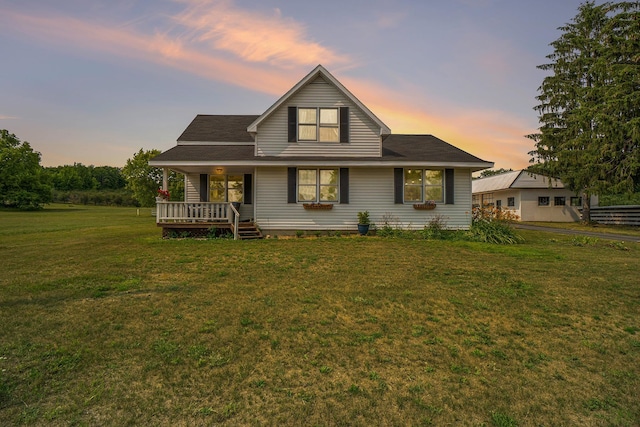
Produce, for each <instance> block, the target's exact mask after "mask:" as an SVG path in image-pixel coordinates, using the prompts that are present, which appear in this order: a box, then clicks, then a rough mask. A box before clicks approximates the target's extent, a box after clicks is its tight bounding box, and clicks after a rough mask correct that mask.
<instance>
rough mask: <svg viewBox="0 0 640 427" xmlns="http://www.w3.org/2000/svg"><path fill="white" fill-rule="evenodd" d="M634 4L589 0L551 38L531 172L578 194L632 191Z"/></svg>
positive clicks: (638, 105) (638, 13)
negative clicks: (553, 37) (571, 19)
mask: <svg viewBox="0 0 640 427" xmlns="http://www.w3.org/2000/svg"><path fill="white" fill-rule="evenodd" d="M639 25H640V2H619V3H612V2H606V3H603V4H601V5H598V6H596V5H595V4H594V2H592V1H588V2H585V3H583V4H581V5H580V7H579V8H578V14H577V16H576V17H575V18H574V19H573V21H572V22H571V23H569V24H566V25H565V26H563V27H560V28H559V29H560V30H561V31H562V32H563V33H562V35H561V36H560V38H558V39H557V40H556V41H554V42H553V43H551V46H552V47H553V48H554V52H553V53H552V54H550V55H549V56H547V58H548V59H549V60H550V63H548V64H544V65H540V66H539V67H538V68H540V69H542V70H546V71H550V72H551V74H550V75H549V76H547V77H546V78H545V79H544V80H543V82H542V85H541V86H540V88H539V92H540V95H539V96H538V97H537V99H538V101H539V102H540V104H539V105H538V106H536V107H535V109H536V111H538V113H539V120H540V123H541V127H540V128H539V133H536V134H533V135H529V138H531V139H533V140H534V141H535V150H533V151H531V152H530V153H529V154H530V155H531V156H532V159H531V161H532V162H534V163H536V164H535V165H534V166H533V167H532V170H534V171H536V172H540V173H544V174H546V175H549V176H555V177H559V178H560V179H562V181H563V182H564V183H565V184H566V185H567V186H568V187H569V188H570V189H571V190H573V191H575V192H576V193H581V194H582V196H583V197H582V200H583V221H589V220H590V204H589V200H590V195H591V194H597V193H606V192H620V191H626V192H633V191H634V181H637V180H638V177H639V175H640V174H639V171H640V114H639V113H640V39H639V37H640V27H639Z"/></svg>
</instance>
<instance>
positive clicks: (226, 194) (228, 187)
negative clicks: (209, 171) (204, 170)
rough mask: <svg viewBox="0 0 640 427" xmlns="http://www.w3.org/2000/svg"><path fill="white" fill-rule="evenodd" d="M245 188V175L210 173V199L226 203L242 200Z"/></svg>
mask: <svg viewBox="0 0 640 427" xmlns="http://www.w3.org/2000/svg"><path fill="white" fill-rule="evenodd" d="M243 189H244V176H243V175H210V176H209V201H210V202H218V203H226V202H242V195H243Z"/></svg>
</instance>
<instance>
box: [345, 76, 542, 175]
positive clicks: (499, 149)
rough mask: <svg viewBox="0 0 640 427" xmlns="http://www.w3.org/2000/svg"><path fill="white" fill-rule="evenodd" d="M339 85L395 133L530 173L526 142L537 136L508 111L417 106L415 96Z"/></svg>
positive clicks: (373, 86) (367, 85)
mask: <svg viewBox="0 0 640 427" xmlns="http://www.w3.org/2000/svg"><path fill="white" fill-rule="evenodd" d="M338 79H339V80H340V81H341V82H342V83H344V84H345V86H346V87H347V88H348V89H349V90H350V91H352V92H353V94H354V95H355V96H356V97H357V98H358V99H360V100H361V101H362V102H363V103H364V104H365V105H366V106H367V107H368V108H370V109H371V111H373V112H374V114H376V115H377V116H378V118H380V119H381V120H382V121H383V122H385V124H386V125H387V126H389V127H390V128H391V131H392V132H393V133H415V134H432V135H435V136H437V137H438V138H441V139H443V140H445V141H447V142H449V143H451V144H453V145H455V146H456V147H458V148H460V149H462V150H465V151H467V152H469V153H471V154H473V155H475V156H477V157H480V158H481V159H483V160H487V161H492V162H495V163H496V166H495V167H497V168H500V167H505V168H525V167H527V166H528V162H529V156H528V155H527V152H529V151H531V149H532V142H531V141H530V140H528V139H526V138H525V137H524V135H525V134H527V133H531V132H533V131H534V130H533V129H531V128H530V126H529V125H528V124H527V123H523V122H522V121H521V120H519V119H517V118H515V117H512V116H510V115H509V114H508V113H506V112H504V111H479V110H471V109H465V108H464V107H461V106H452V105H447V104H446V102H438V103H437V107H432V108H425V107H424V106H418V105H417V103H416V102H415V101H414V100H413V99H412V97H413V95H414V93H409V92H407V93H404V92H403V93H399V92H398V91H395V90H392V89H390V88H387V87H385V86H383V85H379V84H377V83H375V82H370V81H365V80H362V79H351V78H340V77H338Z"/></svg>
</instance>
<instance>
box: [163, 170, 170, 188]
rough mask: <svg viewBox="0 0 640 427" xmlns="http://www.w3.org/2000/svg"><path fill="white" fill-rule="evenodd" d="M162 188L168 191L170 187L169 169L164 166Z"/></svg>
mask: <svg viewBox="0 0 640 427" xmlns="http://www.w3.org/2000/svg"><path fill="white" fill-rule="evenodd" d="M162 189H163V190H164V191H167V190H168V189H169V169H167V168H162Z"/></svg>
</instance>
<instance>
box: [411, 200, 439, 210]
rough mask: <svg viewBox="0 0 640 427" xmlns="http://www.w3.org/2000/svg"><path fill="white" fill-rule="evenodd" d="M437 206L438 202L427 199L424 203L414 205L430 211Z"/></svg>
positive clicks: (419, 208)
mask: <svg viewBox="0 0 640 427" xmlns="http://www.w3.org/2000/svg"><path fill="white" fill-rule="evenodd" d="M435 208H436V202H434V201H433V200H427V201H426V202H424V203H416V204H414V205H413V209H418V210H421V211H430V210H432V209H435Z"/></svg>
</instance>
